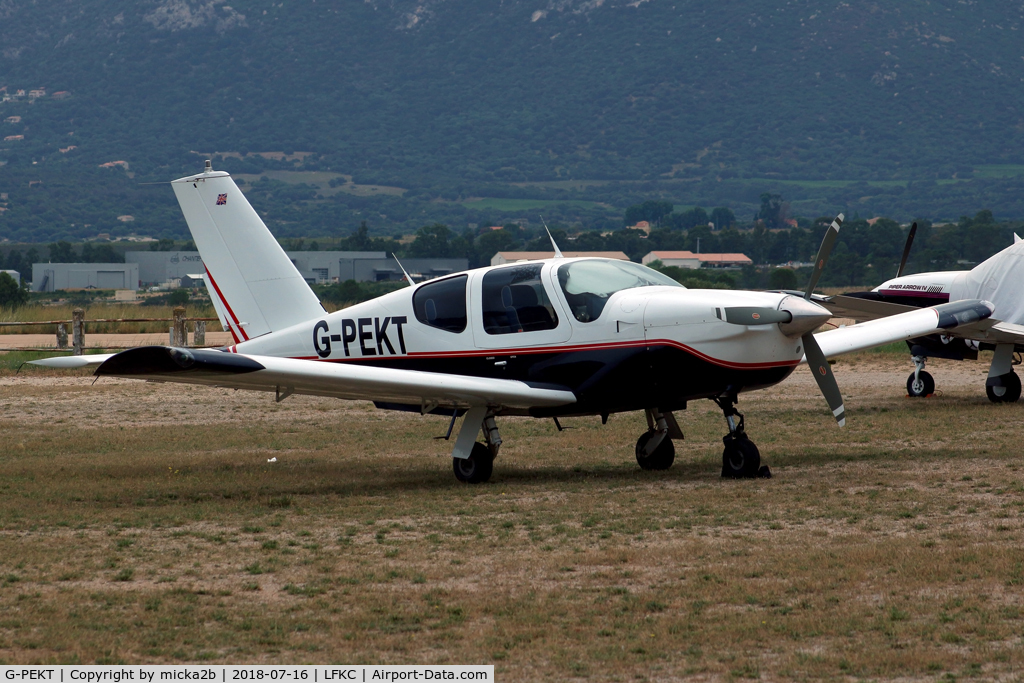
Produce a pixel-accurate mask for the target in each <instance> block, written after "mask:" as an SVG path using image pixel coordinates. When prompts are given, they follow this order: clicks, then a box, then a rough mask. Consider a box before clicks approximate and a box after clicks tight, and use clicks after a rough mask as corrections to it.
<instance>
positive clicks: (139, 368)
mask: <svg viewBox="0 0 1024 683" xmlns="http://www.w3.org/2000/svg"><path fill="white" fill-rule="evenodd" d="M96 374H97V375H98V376H101V377H102V376H107V377H130V378H135V379H148V380H155V381H160V382H178V383H184V384H203V385H207V386H219V387H227V388H232V389H251V390H255V391H273V392H279V391H280V390H285V391H286V392H287V393H296V394H308V395H313V396H330V397H334V398H346V399H363V400H371V401H382V402H391V403H405V404H409V403H413V404H419V405H423V404H432V403H434V404H438V405H446V406H453V407H462V408H468V407H472V406H483V405H500V406H505V407H509V408H534V407H549V406H559V405H568V404H571V403H575V402H576V396H575V395H574V394H573V393H572V392H571V391H569V390H568V389H560V388H540V387H533V386H530V385H529V384H527V383H525V382H520V381H516V380H507V379H487V378H480V377H469V376H465V375H452V374H443V373H435V372H421V371H417V370H401V369H395V368H379V367H371V366H365V365H356V364H353V363H331V362H322V361H309V360H297V359H294V358H274V357H270V356H249V355H243V354H233V353H225V352H223V351H212V350H207V349H177V348H169V347H164V346H150V347H142V348H138V349H131V350H129V351H125V352H123V353H119V354H117V355H116V356H113V357H112V358H110V359H109V360H107V361H106V362H105V363H103V364H102V365H100V367H98V368H97V369H96Z"/></svg>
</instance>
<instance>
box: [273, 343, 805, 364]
mask: <svg viewBox="0 0 1024 683" xmlns="http://www.w3.org/2000/svg"><path fill="white" fill-rule="evenodd" d="M644 346H670V347H673V348H677V349H680V350H681V351H684V352H686V353H689V354H690V355H692V356H696V357H697V358H700V359H701V360H703V361H706V362H708V363H711V364H713V365H717V366H719V367H723V368H728V369H730V370H765V369H768V368H782V367H796V366H797V365H799V364H800V361H799V360H793V361H774V362H767V363H737V362H734V361H727V360H722V359H720V358H715V357H713V356H709V355H707V354H706V353H702V352H700V351H698V350H697V349H695V348H693V347H691V346H687V345H686V344H682V343H680V342H677V341H673V340H671V339H653V340H651V341H646V340H637V341H631V342H608V343H604V344H577V345H571V346H531V347H527V348H518V349H473V350H466V351H414V352H411V353H408V354H406V355H404V356H402V355H395V356H360V357H350V358H323V359H321V358H319V357H318V356H292V358H294V359H295V360H314V361H321V360H322V361H323V362H327V363H350V362H356V361H377V360H381V359H382V358H383V359H389V360H390V359H392V358H412V359H416V360H419V359H423V358H479V357H481V356H483V357H488V356H519V355H528V354H538V353H573V352H584V351H605V350H613V349H630V348H638V347H644Z"/></svg>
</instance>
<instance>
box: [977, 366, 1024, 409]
mask: <svg viewBox="0 0 1024 683" xmlns="http://www.w3.org/2000/svg"><path fill="white" fill-rule="evenodd" d="M999 379H1000V380H1002V383H1003V384H1002V386H999V387H990V386H986V387H985V393H986V394H988V400H990V401H992V402H993V403H1016V402H1017V399H1019V398H1020V377H1018V376H1017V373H1016V372H1008V373H1006V374H1005V375H1000V377H999Z"/></svg>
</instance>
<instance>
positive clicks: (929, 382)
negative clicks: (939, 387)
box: [907, 356, 935, 398]
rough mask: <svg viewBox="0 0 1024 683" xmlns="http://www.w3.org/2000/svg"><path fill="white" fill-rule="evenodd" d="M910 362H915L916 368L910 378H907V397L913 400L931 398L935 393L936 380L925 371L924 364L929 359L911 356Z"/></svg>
mask: <svg viewBox="0 0 1024 683" xmlns="http://www.w3.org/2000/svg"><path fill="white" fill-rule="evenodd" d="M910 360H912V361H914V365H915V366H916V367H915V369H914V371H913V372H912V373H910V377H907V396H910V397H912V398H924V397H925V396H931V395H932V394H934V393H935V380H934V379H932V376H931V375H929V374H928V373H927V372H925V371H924V364H925V361H926V360H928V359H927V358H925V357H924V356H911V358H910Z"/></svg>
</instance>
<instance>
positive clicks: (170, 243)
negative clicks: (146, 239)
mask: <svg viewBox="0 0 1024 683" xmlns="http://www.w3.org/2000/svg"><path fill="white" fill-rule="evenodd" d="M149 250H150V251H174V250H175V246H174V240H172V239H167V238H166V237H165V238H162V239H160V240H158V241H156V242H150V243H149Z"/></svg>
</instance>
